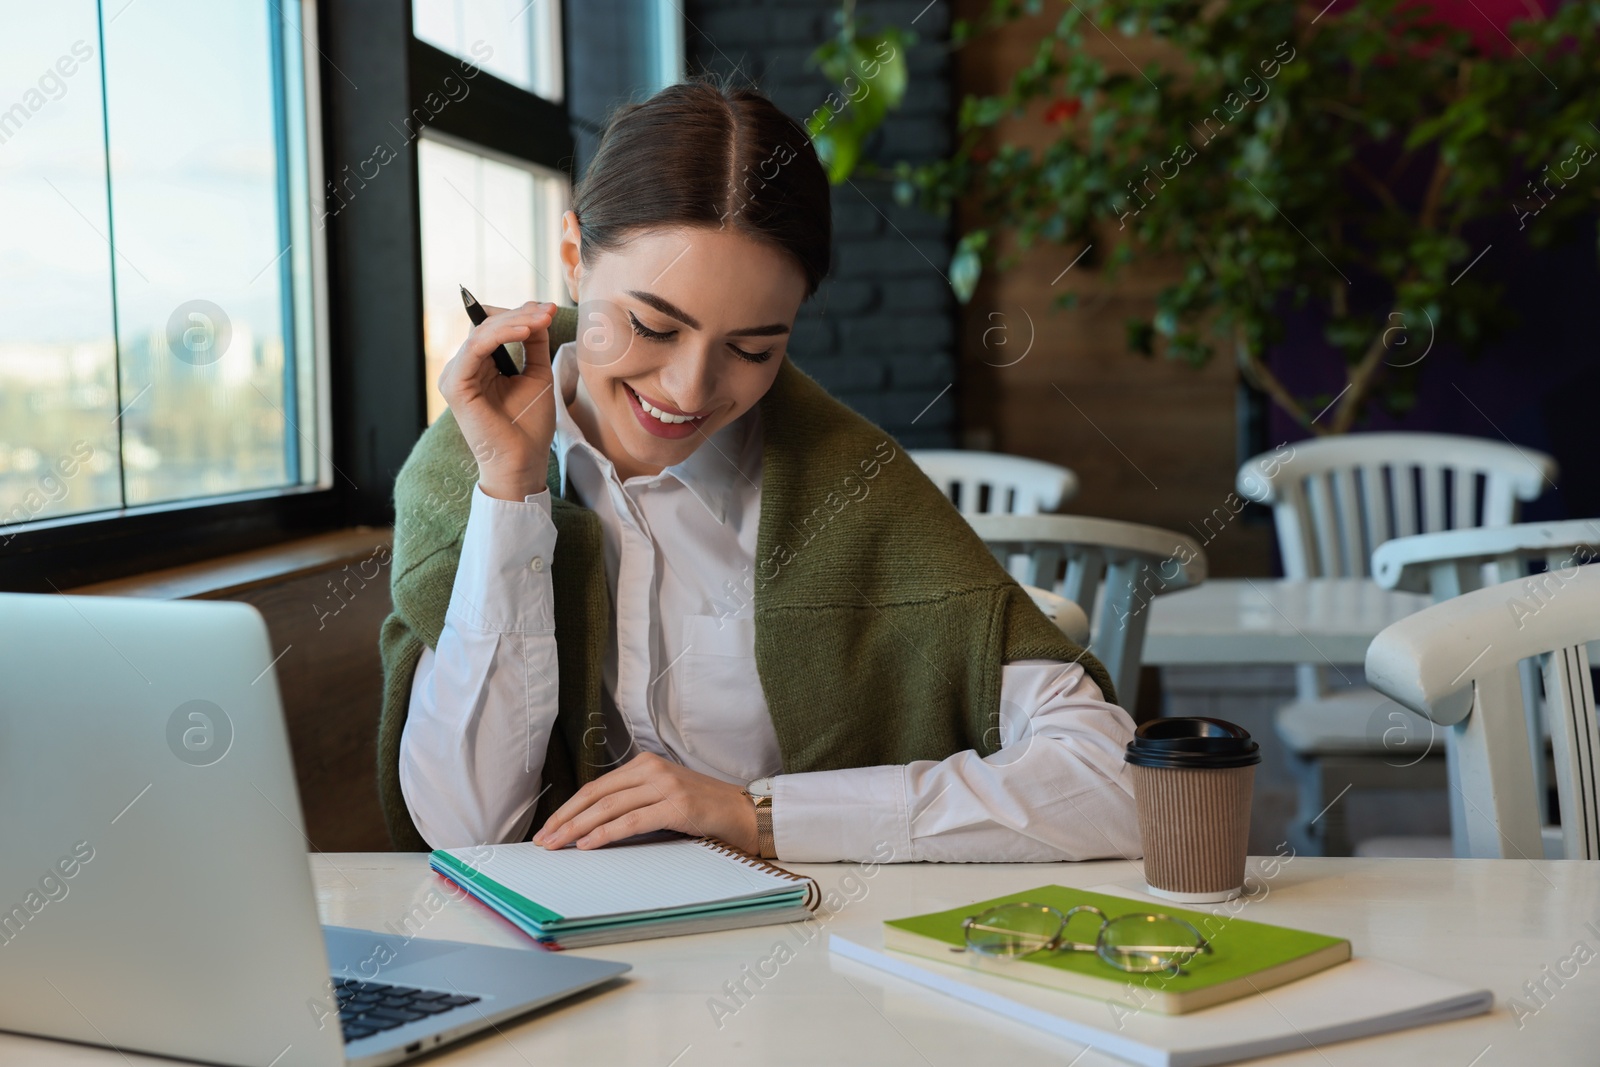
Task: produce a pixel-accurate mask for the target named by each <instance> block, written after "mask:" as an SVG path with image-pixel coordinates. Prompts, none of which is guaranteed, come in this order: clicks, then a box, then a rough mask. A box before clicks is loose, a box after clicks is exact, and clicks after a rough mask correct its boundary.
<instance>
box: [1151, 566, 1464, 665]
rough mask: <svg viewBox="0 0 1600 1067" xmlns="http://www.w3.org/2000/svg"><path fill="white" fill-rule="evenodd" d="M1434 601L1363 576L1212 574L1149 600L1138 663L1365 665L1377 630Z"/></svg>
mask: <svg viewBox="0 0 1600 1067" xmlns="http://www.w3.org/2000/svg"><path fill="white" fill-rule="evenodd" d="M1432 602H1433V601H1432V600H1431V599H1430V598H1429V597H1426V596H1423V595H1421V594H1418V593H1397V592H1393V591H1391V590H1388V589H1384V588H1383V587H1381V586H1379V585H1378V584H1377V583H1376V582H1374V581H1372V580H1371V579H1368V578H1312V579H1303V580H1294V579H1288V578H1216V579H1212V580H1208V581H1206V582H1204V583H1202V584H1200V585H1198V586H1195V587H1194V588H1193V589H1184V590H1181V591H1179V592H1176V593H1169V594H1167V595H1165V596H1158V597H1155V598H1154V599H1152V600H1151V602H1150V606H1149V608H1148V609H1147V610H1148V611H1149V612H1150V621H1149V628H1148V629H1147V630H1146V632H1145V644H1144V663H1145V664H1146V665H1147V666H1158V667H1159V666H1178V665H1196V664H1201V665H1209V664H1217V663H1364V662H1365V661H1366V658H1367V646H1368V645H1369V644H1371V643H1372V639H1373V638H1374V637H1376V636H1377V635H1378V632H1379V631H1380V630H1382V629H1383V628H1384V627H1385V626H1388V625H1389V624H1390V623H1392V622H1397V621H1399V620H1400V619H1403V618H1405V617H1406V616H1407V615H1411V614H1413V613H1414V612H1417V611H1420V610H1421V609H1423V608H1425V607H1427V606H1428V605H1429V604H1431V603H1432Z"/></svg>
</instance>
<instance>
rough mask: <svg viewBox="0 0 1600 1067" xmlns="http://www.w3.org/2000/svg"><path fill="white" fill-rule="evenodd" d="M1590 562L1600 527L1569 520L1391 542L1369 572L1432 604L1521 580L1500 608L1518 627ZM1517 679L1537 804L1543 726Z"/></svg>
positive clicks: (1455, 786) (1460, 823)
mask: <svg viewBox="0 0 1600 1067" xmlns="http://www.w3.org/2000/svg"><path fill="white" fill-rule="evenodd" d="M1596 560H1600V519H1570V520H1564V521H1560V522H1527V523H1518V524H1516V525H1513V526H1500V527H1493V528H1484V529H1477V530H1447V531H1445V532H1443V533H1433V534H1418V535H1416V536H1414V537H1401V538H1397V539H1396V540H1393V541H1389V542H1387V543H1385V544H1382V545H1380V546H1378V550H1377V551H1376V552H1374V553H1373V554H1372V572H1373V577H1374V578H1375V579H1376V580H1377V582H1378V584H1379V585H1381V586H1383V587H1384V588H1385V589H1397V590H1402V591H1405V592H1411V593H1428V592H1431V593H1432V594H1433V596H1434V599H1435V600H1445V599H1448V598H1450V597H1453V596H1460V595H1461V594H1463V593H1468V592H1472V591H1473V590H1475V589H1481V588H1483V587H1484V586H1485V585H1493V584H1495V583H1497V582H1511V581H1518V580H1521V581H1522V583H1523V584H1522V588H1523V591H1524V595H1523V596H1522V597H1521V598H1520V599H1519V600H1518V601H1515V602H1513V603H1511V604H1510V605H1508V606H1509V607H1510V609H1511V613H1512V615H1513V616H1514V617H1516V618H1517V619H1519V620H1520V619H1521V618H1523V617H1525V616H1528V615H1531V614H1534V613H1536V612H1537V611H1538V610H1539V608H1540V606H1541V605H1542V604H1543V602H1544V600H1545V599H1547V598H1548V597H1550V596H1553V595H1554V593H1555V591H1556V590H1558V589H1559V588H1560V578H1559V575H1560V574H1562V573H1565V572H1566V571H1567V570H1569V569H1570V568H1572V567H1575V566H1582V565H1584V564H1586V563H1591V562H1594V561H1596ZM1533 564H1543V566H1544V570H1543V572H1542V573H1539V574H1536V575H1530V573H1529V571H1530V569H1531V565H1533ZM1521 675H1522V692H1523V706H1524V708H1525V710H1526V712H1527V728H1528V745H1529V749H1530V752H1531V756H1532V763H1531V768H1532V774H1533V786H1534V792H1535V794H1536V795H1537V796H1540V797H1543V796H1544V795H1545V793H1546V790H1547V788H1548V784H1549V779H1548V776H1547V774H1546V771H1545V759H1544V750H1545V743H1546V741H1547V739H1548V734H1549V729H1548V723H1547V721H1546V717H1545V716H1544V715H1543V714H1542V713H1541V703H1542V701H1541V697H1540V693H1539V683H1538V676H1537V673H1536V671H1535V670H1534V665H1533V663H1532V661H1530V660H1524V661H1523V664H1522V671H1521ZM1446 756H1447V757H1448V760H1449V768H1450V785H1451V793H1450V800H1451V818H1450V827H1451V837H1452V842H1451V851H1452V852H1453V853H1454V854H1455V855H1457V856H1466V855H1468V852H1467V840H1466V836H1465V835H1466V826H1467V813H1466V811H1465V810H1464V807H1463V804H1464V801H1463V795H1462V792H1461V790H1460V788H1459V786H1460V776H1459V760H1458V756H1457V753H1456V752H1455V751H1454V749H1453V748H1452V747H1450V746H1448V745H1447V746H1446ZM1552 846H1556V847H1552ZM1552 853H1554V854H1556V855H1559V835H1558V834H1556V833H1554V832H1553V831H1551V830H1550V829H1549V828H1546V831H1545V854H1546V855H1550V854H1552Z"/></svg>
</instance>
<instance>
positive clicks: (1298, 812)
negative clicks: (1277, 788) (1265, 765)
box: [1288, 753, 1326, 856]
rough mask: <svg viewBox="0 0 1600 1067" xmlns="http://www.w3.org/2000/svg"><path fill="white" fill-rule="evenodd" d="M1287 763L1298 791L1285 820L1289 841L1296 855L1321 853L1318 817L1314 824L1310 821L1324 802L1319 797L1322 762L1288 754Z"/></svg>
mask: <svg viewBox="0 0 1600 1067" xmlns="http://www.w3.org/2000/svg"><path fill="white" fill-rule="evenodd" d="M1289 763H1290V766H1291V768H1292V770H1293V772H1294V779H1295V783H1296V785H1297V787H1298V792H1299V799H1298V802H1297V803H1296V804H1295V813H1294V818H1293V819H1291V820H1290V821H1289V830H1288V833H1289V844H1290V846H1291V847H1293V848H1294V850H1295V854H1296V855H1300V856H1321V855H1325V853H1324V852H1323V850H1322V849H1323V840H1322V831H1321V830H1320V829H1319V826H1320V820H1318V823H1313V822H1312V821H1311V820H1312V819H1314V818H1316V815H1317V812H1318V811H1320V810H1321V809H1322V806H1323V804H1324V803H1326V802H1325V801H1323V800H1322V791H1323V790H1322V782H1323V773H1322V761H1321V760H1317V759H1307V758H1305V757H1304V756H1300V755H1296V754H1294V753H1291V754H1290V755H1289Z"/></svg>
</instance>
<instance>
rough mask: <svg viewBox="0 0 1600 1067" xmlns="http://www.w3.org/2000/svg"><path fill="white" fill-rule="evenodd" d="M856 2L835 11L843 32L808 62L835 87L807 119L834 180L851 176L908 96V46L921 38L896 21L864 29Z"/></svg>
mask: <svg viewBox="0 0 1600 1067" xmlns="http://www.w3.org/2000/svg"><path fill="white" fill-rule="evenodd" d="M855 6H856V5H855V0H845V2H844V6H843V7H842V8H840V9H839V10H838V11H836V12H834V21H835V22H837V23H838V25H839V32H838V33H837V34H836V35H835V36H834V37H833V38H831V39H830V40H828V41H825V42H824V43H823V44H822V45H820V46H819V47H818V48H817V49H816V50H815V51H814V52H812V53H811V55H810V57H809V60H808V62H807V64H806V65H807V67H808V68H809V67H816V68H818V69H820V70H821V71H822V74H823V76H824V77H826V78H827V79H828V80H829V81H830V82H832V83H833V85H834V86H836V88H835V90H834V91H833V92H831V93H829V94H828V97H827V99H826V100H824V101H823V103H822V104H821V106H819V107H818V108H817V109H816V110H815V111H813V112H812V113H811V115H810V117H809V118H807V119H806V132H807V133H809V134H810V135H811V143H812V145H813V146H814V147H815V148H816V150H817V157H818V158H819V159H820V160H821V161H822V165H823V166H825V167H826V168H828V181H829V182H831V183H832V184H834V185H838V184H840V183H841V182H843V181H845V180H846V179H847V178H849V177H850V174H851V172H852V171H853V170H855V166H856V162H857V161H858V160H859V159H860V158H861V146H862V144H864V143H865V142H866V139H867V137H868V136H870V135H871V133H872V131H874V130H876V129H877V128H878V127H879V126H881V125H882V124H883V119H884V116H885V115H887V114H888V113H889V112H890V111H891V110H893V109H895V108H898V107H899V106H900V103H901V101H902V100H904V99H905V95H906V80H907V74H906V49H907V48H908V47H910V46H911V45H913V44H915V43H916V42H917V35H916V34H915V33H912V32H910V31H908V30H902V29H899V28H897V27H894V26H889V27H886V28H885V29H883V30H881V31H879V32H878V33H874V34H862V33H859V32H858V30H857V27H856V17H855Z"/></svg>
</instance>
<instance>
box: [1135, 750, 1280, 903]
mask: <svg viewBox="0 0 1600 1067" xmlns="http://www.w3.org/2000/svg"><path fill="white" fill-rule="evenodd" d="M1128 769H1129V770H1130V771H1132V772H1133V795H1134V800H1135V802H1136V803H1137V805H1138V808H1139V839H1140V841H1141V842H1142V843H1143V845H1144V880H1145V881H1146V882H1147V883H1149V885H1150V886H1151V887H1152V888H1154V889H1164V890H1166V891H1167V892H1169V893H1222V892H1226V891H1228V890H1231V889H1237V888H1239V887H1240V886H1242V885H1244V861H1245V852H1246V850H1247V849H1248V847H1249V843H1250V791H1251V788H1252V787H1253V786H1254V784H1255V775H1256V768H1255V765H1254V764H1252V765H1250V766H1247V767H1208V768H1190V767H1141V766H1139V765H1137V764H1129V765H1128Z"/></svg>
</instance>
